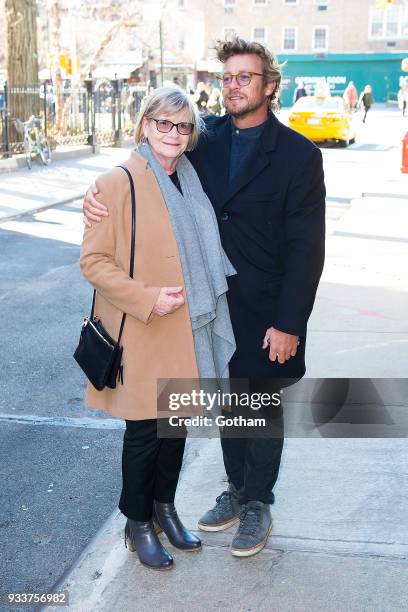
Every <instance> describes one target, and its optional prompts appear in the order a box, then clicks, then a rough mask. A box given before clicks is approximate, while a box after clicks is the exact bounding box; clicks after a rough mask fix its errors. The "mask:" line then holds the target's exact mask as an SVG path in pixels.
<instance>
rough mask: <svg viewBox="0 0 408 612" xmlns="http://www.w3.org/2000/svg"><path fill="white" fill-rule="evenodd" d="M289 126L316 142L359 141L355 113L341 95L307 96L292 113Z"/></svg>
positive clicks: (343, 143)
mask: <svg viewBox="0 0 408 612" xmlns="http://www.w3.org/2000/svg"><path fill="white" fill-rule="evenodd" d="M289 127H290V128H292V129H293V130H296V132H299V133H300V134H303V136H306V138H309V139H310V140H313V141H314V142H326V141H331V142H338V143H339V144H340V145H341V146H343V147H347V146H348V145H349V144H352V143H353V142H355V138H356V134H355V127H354V120H353V116H352V114H351V113H350V112H349V111H348V110H347V109H346V107H345V104H344V101H343V98H341V97H340V96H327V97H318V96H304V97H303V98H299V100H297V102H295V104H294V105H293V107H292V110H291V113H290V115H289Z"/></svg>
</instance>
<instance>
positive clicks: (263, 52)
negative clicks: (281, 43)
mask: <svg viewBox="0 0 408 612" xmlns="http://www.w3.org/2000/svg"><path fill="white" fill-rule="evenodd" d="M215 51H216V53H217V59H218V60H219V61H220V62H221V63H222V64H225V62H226V61H227V60H228V59H229V58H230V57H232V56H233V55H244V54H251V55H257V56H258V57H260V58H261V60H262V72H263V75H264V83H265V84H266V83H276V87H275V89H274V91H273V93H272V94H271V95H270V96H268V101H269V108H270V109H271V110H276V109H277V100H278V99H279V92H280V86H281V80H282V66H283V65H284V64H281V65H280V64H278V62H277V61H276V58H275V56H274V55H273V54H272V53H271V52H270V51H269V50H268V49H267V48H266V47H265V46H264V45H262V44H261V43H258V42H255V41H248V40H244V39H243V38H240V37H239V36H234V37H233V38H232V39H231V40H218V41H217V43H216V45H215Z"/></svg>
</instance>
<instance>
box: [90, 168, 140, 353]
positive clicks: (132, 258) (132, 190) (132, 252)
mask: <svg viewBox="0 0 408 612" xmlns="http://www.w3.org/2000/svg"><path fill="white" fill-rule="evenodd" d="M116 167H117V168H122V170H124V171H125V172H126V174H127V176H128V179H129V183H130V198H131V202H132V237H131V241H130V262H129V276H130V278H133V271H134V264H135V240H136V195H135V184H134V182H133V178H132V175H131V174H130V172H129V170H128V169H127V168H125V166H116ZM95 299H96V289H94V292H93V298H92V309H91V320H92V319H93V317H94V310H95ZM125 321H126V312H124V313H123V316H122V322H121V324H120V330H119V336H118V344H119V342H120V339H121V338H122V332H123V327H124V325H125Z"/></svg>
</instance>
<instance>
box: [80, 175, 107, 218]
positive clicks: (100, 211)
mask: <svg viewBox="0 0 408 612" xmlns="http://www.w3.org/2000/svg"><path fill="white" fill-rule="evenodd" d="M98 193H99V191H98V189H97V187H96V185H95V183H94V184H93V185H91V186H90V187H89V189H88V191H87V192H86V194H85V197H84V201H83V204H82V207H83V211H84V218H83V221H84V224H85V225H86V226H87V227H92V221H94V222H98V223H99V222H100V221H102V217H108V216H109V213H108V209H107V207H106V206H105V205H104V204H102V203H101V202H98V200H97V199H96V196H97V195H98Z"/></svg>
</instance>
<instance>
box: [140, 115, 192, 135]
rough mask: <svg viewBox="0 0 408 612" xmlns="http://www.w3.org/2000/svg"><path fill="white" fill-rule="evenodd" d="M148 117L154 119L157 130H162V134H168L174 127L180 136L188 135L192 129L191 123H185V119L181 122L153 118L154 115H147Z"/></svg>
mask: <svg viewBox="0 0 408 612" xmlns="http://www.w3.org/2000/svg"><path fill="white" fill-rule="evenodd" d="M148 119H152V120H153V121H155V122H156V128H157V131H158V132H162V133H163V134H168V133H169V132H171V130H172V129H173V128H174V127H175V128H176V130H177V131H178V133H179V134H181V135H182V136H189V135H190V134H191V133H192V132H193V129H194V124H193V123H186V122H185V121H182V122H181V123H173V122H172V121H168V120H167V119H155V118H154V117H148Z"/></svg>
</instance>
